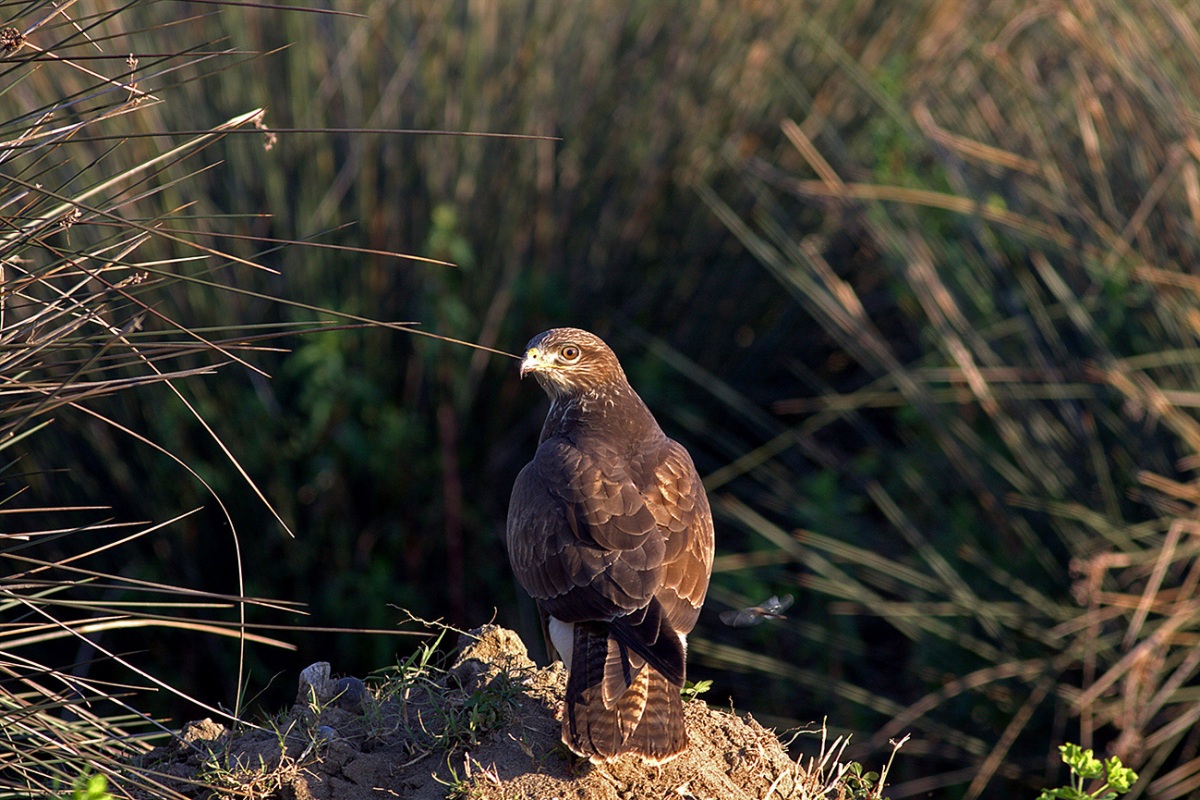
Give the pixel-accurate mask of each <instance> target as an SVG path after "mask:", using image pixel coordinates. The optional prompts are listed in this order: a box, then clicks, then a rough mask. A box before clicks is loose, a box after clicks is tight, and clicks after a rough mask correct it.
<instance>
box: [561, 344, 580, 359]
mask: <svg viewBox="0 0 1200 800" xmlns="http://www.w3.org/2000/svg"><path fill="white" fill-rule="evenodd" d="M561 352H562V358H563V361H566V362H568V363H570V364H574V363H575V362H576V361H578V360H579V348H578V347H576V346H575V345H573V344H569V345H567V346H566V347H564V348H563V349H562V350H561Z"/></svg>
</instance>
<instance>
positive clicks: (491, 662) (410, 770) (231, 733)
mask: <svg viewBox="0 0 1200 800" xmlns="http://www.w3.org/2000/svg"><path fill="white" fill-rule="evenodd" d="M564 686H565V673H564V671H563V669H562V666H561V665H560V664H555V665H553V666H551V667H547V668H544V669H539V668H538V667H537V666H535V665H534V663H533V662H532V661H530V659H529V656H528V653H527V650H526V648H525V645H524V644H523V643H522V642H521V640H520V638H519V637H517V635H516V634H515V633H513V632H512V631H509V630H505V629H504V628H500V627H497V626H494V625H488V626H485V627H483V628H477V629H475V630H474V631H472V632H471V633H469V634H466V635H464V636H462V637H460V640H459V650H458V657H457V660H456V661H455V662H454V664H453V666H451V667H450V668H449V669H446V670H439V669H437V668H435V667H432V666H430V665H429V663H422V662H410V663H409V664H407V665H405V666H403V667H401V668H399V669H398V670H397V672H396V674H395V675H394V676H389V677H388V678H386V679H385V680H383V681H381V682H379V683H374V682H373V683H372V684H371V685H370V686H366V685H364V684H363V682H362V681H359V680H357V679H354V678H343V679H341V680H340V681H335V680H331V679H329V677H328V665H314V667H310V668H309V669H308V670H306V671H305V675H304V676H302V678H301V688H300V693H299V697H298V699H297V702H296V704H295V705H294V706H293V707H292V708H291V709H290V710H289V711H288V712H286V713H284V714H282V715H279V716H278V717H276V718H275V719H274V720H272V721H271V722H270V724H267V725H264V726H263V727H261V728H250V727H247V728H243V729H241V730H229V729H226V728H225V727H224V726H222V725H219V724H217V723H215V722H212V721H211V720H203V721H201V722H193V723H190V724H188V725H187V726H185V728H184V730H183V731H182V732H181V734H180V736H179V737H178V738H176V739H175V740H174V741H173V742H172V743H170V744H169V745H167V746H164V747H160V748H158V749H156V750H154V751H153V752H151V753H150V754H148V755H147V756H146V757H145V758H144V759H143V760H142V762H141V764H140V765H139V766H140V767H141V768H142V769H143V770H150V771H153V772H156V773H158V774H159V775H160V776H162V780H163V781H164V783H166V784H167V785H168V786H170V788H171V789H173V790H175V791H177V792H180V793H181V794H183V795H186V796H188V797H197V798H200V797H204V798H208V797H221V796H230V797H233V796H239V797H253V798H280V800H308V799H309V798H315V799H316V800H367V799H368V798H371V799H372V800H375V799H376V798H392V797H401V798H412V800H433V799H434V798H438V800H441V798H478V799H479V800H493V799H495V800H499V799H500V798H504V799H505V800H511V799H515V798H538V799H539V800H552V799H553V798H562V799H563V800H565V799H566V798H588V800H593V799H595V800H617V799H618V798H620V799H621V800H632V798H671V799H672V800H676V799H677V800H689V799H690V798H696V800H707V799H708V798H715V799H718V800H731V799H732V800H738V799H740V798H756V799H758V800H762V799H763V798H815V797H829V796H832V797H837V796H838V795H839V794H841V792H840V791H838V790H837V789H832V790H831V791H829V792H828V793H827V792H826V791H823V787H820V786H818V785H817V784H818V783H819V781H817V780H816V779H815V777H814V776H812V775H810V774H808V773H806V772H805V771H804V770H802V769H801V768H800V767H799V766H798V765H797V764H796V763H795V762H793V761H792V760H791V758H789V757H788V755H787V752H786V751H785V749H784V747H783V746H782V745H781V744H780V742H779V740H778V739H777V738H776V736H775V735H774V734H773V733H772V732H771V731H768V730H766V729H764V728H763V727H762V726H760V725H759V724H758V723H757V722H755V721H754V720H753V719H751V718H750V717H749V716H748V715H747V716H745V717H737V716H734V715H732V714H730V713H727V712H724V711H718V710H715V709H712V708H709V707H708V705H706V704H705V703H704V702H702V701H700V700H691V701H689V702H687V703H686V704H685V705H686V715H687V725H688V735H689V740H690V745H689V747H688V750H687V751H686V752H685V753H684V754H683V755H682V756H680V757H678V758H676V759H674V760H673V761H671V762H669V763H668V764H666V765H664V766H662V767H650V766H647V765H645V764H643V763H642V762H641V761H640V759H638V758H637V757H634V756H626V757H622V758H620V759H617V760H616V761H614V762H610V763H608V764H605V765H603V766H593V765H591V764H588V763H587V762H581V761H580V760H579V759H577V758H575V757H574V756H573V755H571V754H570V753H568V752H567V751H566V749H565V748H564V747H563V746H562V745H561V743H560V742H559V726H560V722H559V720H560V718H561V717H560V716H559V714H560V711H559V707H560V705H561V698H562V696H563V689H564Z"/></svg>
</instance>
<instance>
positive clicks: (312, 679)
mask: <svg viewBox="0 0 1200 800" xmlns="http://www.w3.org/2000/svg"><path fill="white" fill-rule="evenodd" d="M334 686H336V683H335V682H334V681H333V680H332V679H331V678H330V677H329V662H328V661H318V662H317V663H315V664H309V665H308V666H307V667H305V668H304V669H303V670H301V671H300V689H299V691H298V692H297V693H296V702H297V703H309V702H311V701H313V700H316V701H317V702H318V703H322V704H324V703H327V702H328V701H329V699H330V698H332V697H333V695H334Z"/></svg>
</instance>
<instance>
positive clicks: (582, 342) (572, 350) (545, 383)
mask: <svg viewBox="0 0 1200 800" xmlns="http://www.w3.org/2000/svg"><path fill="white" fill-rule="evenodd" d="M526 375H533V376H534V377H535V378H537V381H538V383H540V384H541V385H542V388H543V389H545V390H546V392H547V393H548V394H550V395H551V396H552V397H569V396H573V395H582V394H587V393H602V392H604V391H606V390H607V391H611V390H614V389H615V390H617V391H618V392H619V391H620V390H621V389H622V388H623V387H625V386H627V385H628V382H627V381H626V379H625V372H624V370H622V369H621V364H620V362H618V361H617V356H616V354H615V353H613V351H612V349H611V348H609V346H608V345H606V344H605V343H604V341H603V340H602V339H601V338H600V337H599V336H596V335H595V334H593V333H588V332H587V331H584V330H580V329H579V328H551V329H550V330H548V331H546V332H545V333H539V334H538V335H537V336H535V337H533V338H532V339H530V340H529V344H527V345H525V356H524V358H522V359H521V377H522V378H524V377H525V376H526Z"/></svg>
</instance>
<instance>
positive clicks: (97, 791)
mask: <svg viewBox="0 0 1200 800" xmlns="http://www.w3.org/2000/svg"><path fill="white" fill-rule="evenodd" d="M71 800H113V796H112V794H111V793H110V792H109V791H108V778H106V777H105V776H104V775H102V774H100V773H97V774H95V775H87V776H84V775H80V776H79V779H78V780H76V781H75V787H74V788H73V789H72V790H71Z"/></svg>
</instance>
